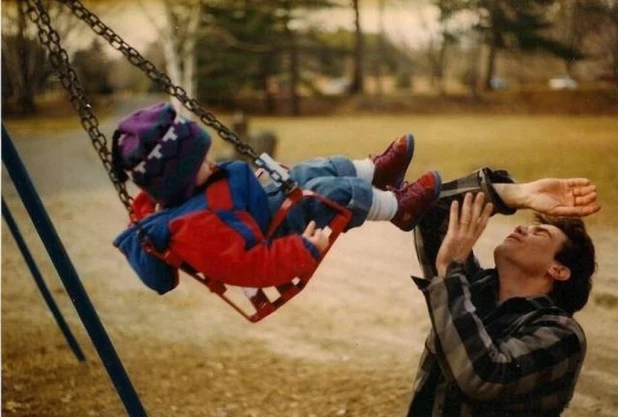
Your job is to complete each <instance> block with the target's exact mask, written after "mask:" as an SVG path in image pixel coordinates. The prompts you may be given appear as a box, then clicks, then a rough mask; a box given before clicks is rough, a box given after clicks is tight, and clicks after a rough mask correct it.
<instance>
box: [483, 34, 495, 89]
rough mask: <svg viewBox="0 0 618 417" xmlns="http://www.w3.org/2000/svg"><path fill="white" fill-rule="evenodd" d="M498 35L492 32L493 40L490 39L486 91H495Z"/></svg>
mask: <svg viewBox="0 0 618 417" xmlns="http://www.w3.org/2000/svg"><path fill="white" fill-rule="evenodd" d="M497 36H498V34H497V33H495V32H494V31H493V30H492V34H491V38H490V39H489V54H488V55H487V71H486V72H485V90H487V91H491V90H493V88H492V86H491V80H492V79H493V78H494V72H495V70H496V56H497V55H498V45H497V43H498V40H497Z"/></svg>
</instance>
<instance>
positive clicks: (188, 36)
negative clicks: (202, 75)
mask: <svg viewBox="0 0 618 417" xmlns="http://www.w3.org/2000/svg"><path fill="white" fill-rule="evenodd" d="M139 4H140V6H141V7H142V10H143V11H144V13H145V15H146V16H147V18H148V19H149V20H150V23H151V24H152V25H153V26H154V27H155V28H156V30H157V32H158V33H159V34H160V37H159V38H160V43H161V45H162V48H163V53H164V56H165V69H166V73H167V75H168V76H169V77H170V80H171V81H172V82H173V83H174V84H176V85H179V86H182V88H183V89H184V90H185V91H186V92H187V94H188V95H189V96H191V97H195V95H196V93H197V86H196V79H195V73H196V62H195V45H196V42H197V38H198V35H199V33H198V30H199V29H200V20H201V19H200V18H201V1H199V0H160V5H161V6H162V8H163V12H164V15H165V21H164V22H163V23H159V22H157V21H156V19H155V18H154V16H153V15H152V14H151V11H150V10H149V8H148V7H146V5H145V4H144V2H143V0H140V2H139ZM171 101H172V102H173V103H174V105H175V107H176V108H177V109H179V111H180V112H181V113H182V114H183V115H184V116H186V117H190V114H189V111H188V110H186V109H185V108H184V107H183V106H181V105H180V103H178V102H177V100H176V99H175V98H171Z"/></svg>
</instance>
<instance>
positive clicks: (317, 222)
mask: <svg viewBox="0 0 618 417" xmlns="http://www.w3.org/2000/svg"><path fill="white" fill-rule="evenodd" d="M210 143H211V140H210V137H209V135H208V134H207V133H206V131H204V130H203V129H202V128H201V127H200V126H199V125H198V124H196V123H194V122H192V121H189V120H186V119H184V118H182V117H181V116H180V115H178V114H177V113H176V111H175V109H174V108H173V107H172V106H171V105H170V104H167V103H161V104H156V105H153V106H150V107H147V108H144V109H142V110H138V111H136V112H135V113H133V114H131V115H129V116H128V117H127V118H125V119H124V120H122V121H121V122H120V124H119V126H118V129H117V130H116V131H115V132H114V135H113V147H112V165H113V167H114V170H115V172H116V174H117V175H118V176H119V178H121V180H123V181H126V180H127V179H128V177H129V176H130V177H131V179H132V181H133V182H134V183H135V184H136V185H137V186H138V187H139V188H140V189H141V190H142V192H141V193H140V194H139V195H138V196H137V197H136V198H135V200H134V202H133V212H134V214H135V216H136V217H137V218H138V219H139V220H140V223H141V225H142V227H143V229H144V230H145V231H146V232H147V234H148V236H149V237H150V239H151V241H152V243H153V245H154V247H155V248H156V249H157V250H158V251H165V250H166V249H167V248H171V249H172V250H173V251H174V252H175V253H176V254H177V255H178V256H179V257H180V258H181V259H182V260H183V261H184V262H185V263H186V264H188V265H189V266H190V267H191V268H193V269H195V270H197V271H200V272H203V273H204V274H205V275H206V276H208V277H210V278H212V279H214V280H216V281H220V282H222V283H225V284H231V285H237V286H241V287H254V288H262V287H270V286H275V285H281V284H285V283H288V282H290V281H291V280H292V279H293V278H295V277H297V276H300V275H303V274H306V273H310V272H311V271H313V270H314V269H315V267H316V265H317V262H318V261H319V259H320V258H321V256H322V254H323V253H324V251H325V250H326V249H327V247H328V235H327V233H326V232H325V231H324V230H323V228H324V227H325V226H327V225H328V224H329V222H330V220H331V219H332V217H333V216H334V213H333V210H332V209H331V208H330V207H328V206H326V205H324V204H322V203H320V202H319V201H317V200H315V199H303V200H302V201H301V202H300V203H298V204H297V205H296V206H294V208H292V210H291V211H290V213H289V214H288V216H287V218H286V219H285V221H284V222H283V224H282V226H281V227H279V228H278V230H277V232H276V234H275V236H274V237H273V238H272V239H270V240H266V238H265V234H266V231H267V230H268V228H269V225H270V223H271V221H272V219H273V216H274V214H275V213H276V212H277V210H278V209H279V208H280V206H281V204H282V203H283V201H284V199H285V195H284V193H283V191H282V190H281V189H280V187H279V186H278V185H277V184H276V183H274V182H272V181H271V182H270V183H269V184H266V185H262V184H261V183H260V182H259V181H258V179H257V178H256V177H255V175H254V172H253V170H252V169H251V167H250V166H249V164H247V163H246V162H242V161H230V162H223V163H219V164H215V163H214V162H212V161H211V160H209V159H208V150H209V148H210ZM413 153H414V139H413V137H412V136H411V135H404V136H401V137H400V138H398V139H397V140H395V141H394V142H393V143H391V144H390V146H389V147H388V148H387V149H386V150H385V151H384V152H383V153H382V154H380V155H377V156H371V157H368V158H366V159H362V160H354V161H353V160H350V159H348V158H346V157H343V156H333V157H329V158H319V159H313V160H309V161H306V162H303V163H301V164H298V165H296V166H294V167H293V168H291V170H290V172H289V174H290V177H291V178H292V179H293V180H294V181H296V182H297V183H298V184H299V186H300V187H301V188H303V189H308V190H312V191H314V192H316V193H317V194H320V195H322V196H324V197H326V198H328V199H330V200H332V201H334V202H336V203H338V204H340V205H341V206H344V207H346V208H348V209H349V210H350V211H351V213H352V217H351V220H350V222H349V224H348V226H347V227H346V230H348V229H351V228H354V227H358V226H360V225H362V224H363V223H364V222H365V221H366V220H369V221H390V222H391V223H393V224H394V225H395V226H397V227H398V228H399V229H401V230H404V231H409V230H411V229H413V228H414V226H415V225H416V224H417V223H418V221H419V220H420V219H421V217H422V216H423V214H424V213H425V212H427V211H428V209H429V208H430V207H431V206H432V205H433V204H434V202H435V201H436V199H437V197H438V195H439V193H440V187H441V179H440V176H439V174H438V173H437V172H433V171H430V172H427V173H425V174H424V175H422V176H421V177H420V178H419V179H417V180H416V181H415V182H412V183H405V182H403V178H404V176H405V173H406V170H407V168H408V165H409V163H410V161H411V159H412V156H413ZM127 174H128V175H127ZM138 232H139V231H138V230H137V228H136V227H135V226H130V227H129V228H128V229H127V230H125V231H124V232H123V233H121V234H120V235H119V236H118V237H117V238H116V240H115V241H114V244H115V245H116V246H117V247H118V248H119V249H120V250H121V251H122V252H123V253H124V254H125V255H126V256H127V258H128V260H129V262H130V264H131V266H132V267H133V269H134V270H135V271H136V272H137V274H138V276H139V277H140V279H141V280H142V281H143V282H144V283H145V284H146V285H147V286H149V287H150V288H152V289H154V290H155V291H157V292H158V293H160V294H163V293H165V292H167V291H170V290H172V289H174V288H175V287H176V285H177V283H178V281H177V273H176V271H175V269H174V268H172V267H171V266H169V265H167V264H166V263H164V262H163V261H161V260H160V259H159V258H157V257H155V256H153V255H151V254H149V253H147V252H146V251H144V250H143V248H142V245H141V243H142V239H141V238H140V236H139V233H138Z"/></svg>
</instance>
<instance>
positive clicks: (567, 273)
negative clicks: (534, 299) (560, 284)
mask: <svg viewBox="0 0 618 417" xmlns="http://www.w3.org/2000/svg"><path fill="white" fill-rule="evenodd" d="M547 273H548V274H549V275H550V276H551V277H552V278H553V279H555V280H556V281H566V280H568V279H569V278H571V270H570V269H569V268H567V267H566V266H564V265H562V264H561V263H558V262H554V263H553V264H552V266H550V267H549V270H548V271H547Z"/></svg>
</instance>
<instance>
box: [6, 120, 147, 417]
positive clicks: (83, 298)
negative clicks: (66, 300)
mask: <svg viewBox="0 0 618 417" xmlns="http://www.w3.org/2000/svg"><path fill="white" fill-rule="evenodd" d="M2 162H3V163H4V165H5V166H6V168H7V171H8V173H9V176H10V177H11V180H13V183H14V184H15V188H16V189H17V192H18V193H19V196H20V197H21V200H22V201H23V203H24V206H25V207H26V210H27V211H28V214H29V215H30V218H31V220H32V223H33V224H34V226H35V228H36V230H37V232H38V233H39V236H40V237H41V241H42V242H43V244H44V245H45V249H47V253H48V254H49V256H50V258H51V260H52V262H53V264H54V266H55V267H56V270H57V271H58V275H59V276H60V279H61V280H62V283H63V284H64V287H65V288H66V291H67V293H68V294H69V297H70V298H71V301H73V305H75V309H76V310H77V313H78V314H79V317H80V318H81V320H82V322H83V323H84V327H85V328H86V331H87V332H88V335H89V336H90V339H91V340H92V343H93V344H94V346H95V348H96V350H97V353H98V354H99V357H100V358H101V361H102V362H103V365H104V366H105V368H106V370H107V373H108V375H109V377H110V378H111V380H112V383H113V384H114V386H115V388H116V391H117V392H118V395H119V396H120V399H121V400H122V403H123V404H124V407H125V409H126V410H127V412H128V413H129V416H132V417H133V416H135V417H141V416H144V417H145V416H146V411H145V410H144V407H143V406H142V403H141V401H140V399H139V397H138V395H137V392H136V391H135V389H134V388H133V385H132V384H131V380H130V379H129V376H128V375H127V373H126V371H125V369H124V367H123V366H122V362H121V361H120V358H119V357H118V354H117V353H116V351H115V349H114V346H113V344H112V342H111V340H110V338H109V336H108V335H107V332H106V331H105V328H104V327H103V324H102V323H101V320H100V319H99V316H98V315H97V312H96V310H95V309H94V306H93V305H92V302H91V301H90V298H89V297H88V294H87V293H86V290H85V289H84V287H83V285H82V283H81V281H80V279H79V276H78V275H77V271H76V270H75V267H74V266H73V264H72V263H71V260H70V258H69V256H68V254H67V253H66V250H65V248H64V245H63V244H62V241H61V240H60V238H59V237H58V234H57V233H56V230H55V228H54V225H53V223H52V222H51V220H50V218H49V216H48V215H47V211H46V210H45V207H44V206H43V203H42V202H41V199H40V197H39V195H38V194H37V192H36V190H35V188H34V185H33V184H32V181H31V180H30V177H29V176H28V172H27V171H26V167H25V166H24V164H23V163H22V161H21V159H20V158H19V154H18V153H17V150H16V149H15V146H14V145H13V142H12V140H11V137H10V136H9V133H8V132H7V130H6V128H5V127H4V124H2Z"/></svg>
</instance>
